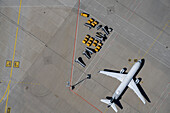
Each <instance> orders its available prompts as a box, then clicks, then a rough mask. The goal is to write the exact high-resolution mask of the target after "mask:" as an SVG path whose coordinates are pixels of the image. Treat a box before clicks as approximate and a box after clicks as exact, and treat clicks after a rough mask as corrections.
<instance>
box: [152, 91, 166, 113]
mask: <svg viewBox="0 0 170 113" xmlns="http://www.w3.org/2000/svg"><path fill="white" fill-rule="evenodd" d="M168 96H169V93H168V94H167V95H166V96H165V98H164V100H163V101H162V102H161V103H160V105H159V107H157V108H156V111H155V113H157V111H158V110H159V108H160V107H161V105H162V103H163V102H164V101H165V99H166V98H167V97H168Z"/></svg>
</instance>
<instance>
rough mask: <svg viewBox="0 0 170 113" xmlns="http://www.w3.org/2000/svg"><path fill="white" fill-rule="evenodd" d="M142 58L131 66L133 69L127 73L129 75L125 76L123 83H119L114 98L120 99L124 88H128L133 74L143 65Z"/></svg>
mask: <svg viewBox="0 0 170 113" xmlns="http://www.w3.org/2000/svg"><path fill="white" fill-rule="evenodd" d="M141 62H142V61H141V60H139V61H138V62H136V63H135V64H134V65H133V67H132V68H131V70H130V71H129V73H128V74H127V76H126V77H125V78H124V80H123V81H122V83H121V84H120V85H119V87H118V88H117V89H116V91H115V93H114V94H113V96H112V98H113V99H118V98H119V96H120V95H121V94H122V92H123V91H124V89H125V88H126V86H128V84H129V83H130V81H131V80H132V79H133V76H134V75H135V74H136V72H137V71H138V69H139V68H140V65H141Z"/></svg>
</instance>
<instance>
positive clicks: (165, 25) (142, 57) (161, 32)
mask: <svg viewBox="0 0 170 113" xmlns="http://www.w3.org/2000/svg"><path fill="white" fill-rule="evenodd" d="M167 26H168V23H167V24H165V26H164V27H163V29H162V31H161V32H160V33H159V34H158V36H157V37H156V38H155V40H154V41H153V43H152V44H151V46H150V47H149V49H148V50H147V51H146V52H145V54H144V56H143V57H142V59H143V58H144V57H145V56H146V54H147V53H148V52H149V50H150V49H151V48H152V47H153V45H154V44H155V42H156V41H157V40H158V38H159V37H160V35H161V34H162V33H163V30H164V29H165V28H166V27H167Z"/></svg>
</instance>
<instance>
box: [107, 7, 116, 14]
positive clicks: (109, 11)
mask: <svg viewBox="0 0 170 113" xmlns="http://www.w3.org/2000/svg"><path fill="white" fill-rule="evenodd" d="M114 12H115V8H114V6H110V7H107V14H108V15H110V14H113V13H114Z"/></svg>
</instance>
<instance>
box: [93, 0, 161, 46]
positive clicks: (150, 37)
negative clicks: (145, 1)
mask: <svg viewBox="0 0 170 113" xmlns="http://www.w3.org/2000/svg"><path fill="white" fill-rule="evenodd" d="M94 1H96V0H94ZM96 2H97V3H98V4H99V5H101V6H102V7H104V8H105V9H107V8H106V7H105V6H104V5H102V4H101V3H99V2H98V1H96ZM140 3H141V2H140ZM114 15H116V16H118V17H119V18H121V19H122V20H124V21H125V22H127V23H128V24H130V25H131V26H133V27H135V28H136V29H138V30H139V31H141V32H142V33H144V34H145V35H146V36H148V37H150V38H152V39H153V40H155V39H154V38H153V37H151V36H150V35H148V34H146V33H145V32H143V31H142V30H141V29H139V28H138V27H136V26H135V25H133V24H131V23H130V22H128V20H126V19H124V18H122V17H121V16H119V15H118V14H116V13H114ZM156 42H158V43H159V44H161V45H162V46H164V45H163V44H162V43H160V42H159V41H158V40H156Z"/></svg>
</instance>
